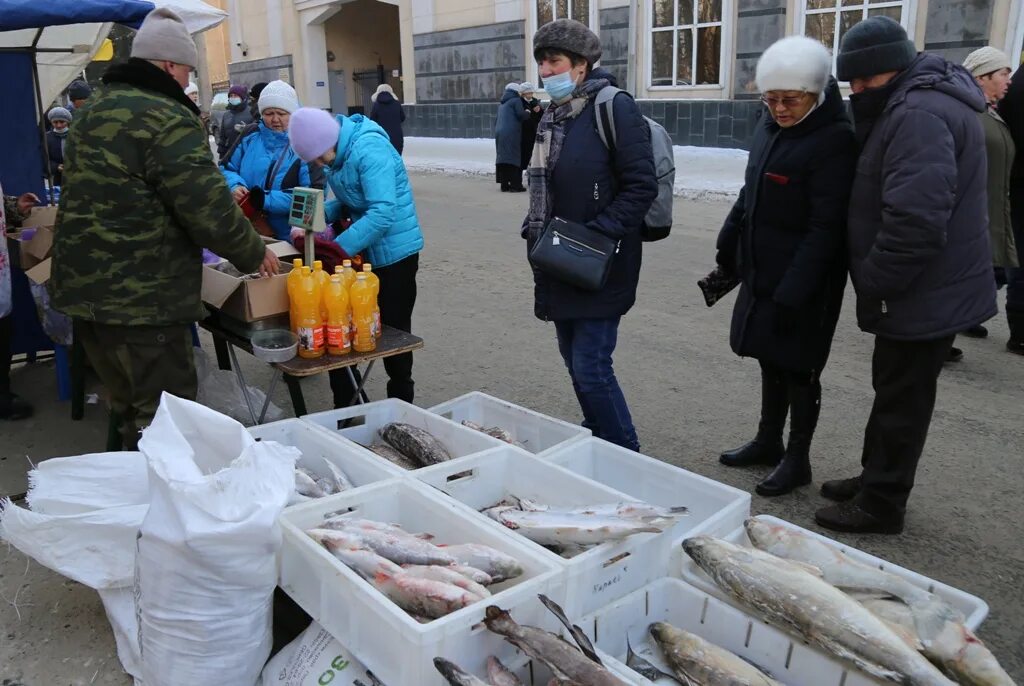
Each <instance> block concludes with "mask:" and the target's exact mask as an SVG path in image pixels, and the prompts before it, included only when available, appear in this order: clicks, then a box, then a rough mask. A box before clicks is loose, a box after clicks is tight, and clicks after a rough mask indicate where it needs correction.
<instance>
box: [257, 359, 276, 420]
mask: <svg viewBox="0 0 1024 686" xmlns="http://www.w3.org/2000/svg"><path fill="white" fill-rule="evenodd" d="M280 378H281V370H280V369H278V368H277V367H274V375H273V376H272V377H270V388H268V389H267V397H266V399H265V400H264V401H263V409H262V410H260V420H259V421H258V422H257V424H262V423H263V420H264V419H266V418H267V408H268V407H270V396H271V395H273V394H274V389H275V388H277V380H278V379H280Z"/></svg>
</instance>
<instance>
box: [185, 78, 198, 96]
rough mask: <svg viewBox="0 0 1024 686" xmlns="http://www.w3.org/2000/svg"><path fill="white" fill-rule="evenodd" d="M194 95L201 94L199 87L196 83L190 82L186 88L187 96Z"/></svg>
mask: <svg viewBox="0 0 1024 686" xmlns="http://www.w3.org/2000/svg"><path fill="white" fill-rule="evenodd" d="M193 93H199V86H197V85H196V82H195V81H189V82H188V85H187V86H186V87H185V95H192V94H193Z"/></svg>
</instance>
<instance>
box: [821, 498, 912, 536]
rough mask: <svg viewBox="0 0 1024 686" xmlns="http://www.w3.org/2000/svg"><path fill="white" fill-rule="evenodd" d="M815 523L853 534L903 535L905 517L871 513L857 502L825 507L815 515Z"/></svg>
mask: <svg viewBox="0 0 1024 686" xmlns="http://www.w3.org/2000/svg"><path fill="white" fill-rule="evenodd" d="M814 521H815V522H816V523H817V524H818V526H823V527H825V528H826V529H831V530H832V531H842V532H844V533H851V534H891V535H892V534H900V533H903V515H889V516H883V515H880V514H876V513H873V512H869V511H867V510H866V509H864V507H863V506H862V505H861V504H860V503H858V502H857V501H856V500H852V501H850V502H847V503H836V504H835V505H829V506H828V507H824V508H822V509H820V510H818V511H817V512H815V513H814Z"/></svg>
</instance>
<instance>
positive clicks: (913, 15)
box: [793, 0, 918, 74]
mask: <svg viewBox="0 0 1024 686" xmlns="http://www.w3.org/2000/svg"><path fill="white" fill-rule="evenodd" d="M807 1H808V0H795V2H796V12H794V13H793V15H794V20H793V21H794V24H795V25H794V26H793V31H794V33H795V34H796V35H798V36H807V17H808V16H809V15H814V14H829V13H831V14H833V15H834V16H835V17H836V32H835V35H834V36H833V37H832V45H831V46H826V47H828V49H829V52H831V53H832V73H833V74H834V73H836V57H837V56H838V55H839V44H838V40H839V15H840V14H841V13H842V11H843V9H842V8H843V4H842V3H843V0H836V4H835V6H834V7H826V8H824V9H820V10H808V9H807ZM857 4H859V5H861V7H862V9H861V21H863V20H864V19H866V18H867V11H868V10H869V9H872V8H876V7H879V8H883V7H900V8H902V10H903V11H902V13H901V15H900V17H901V21H900V25H901V26H902V27H903V28H904V29H906V31H907V38H909V39H910V40H911V41H913V42H914V43H915V44H916V43H917V40H916V35H915V34H916V30H917V9H918V0H882V1H881V2H875V3H872V2H870V0H857Z"/></svg>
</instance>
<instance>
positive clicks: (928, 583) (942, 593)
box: [672, 515, 988, 631]
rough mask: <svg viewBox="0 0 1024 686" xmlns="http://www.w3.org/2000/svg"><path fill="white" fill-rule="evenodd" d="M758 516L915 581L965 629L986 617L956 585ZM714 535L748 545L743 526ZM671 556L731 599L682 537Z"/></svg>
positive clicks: (691, 578)
mask: <svg viewBox="0 0 1024 686" xmlns="http://www.w3.org/2000/svg"><path fill="white" fill-rule="evenodd" d="M759 519H763V520H764V521H766V522H770V523H772V524H779V525H782V526H786V527H789V528H790V529H795V530H796V531H800V532H801V533H804V534H807V535H808V536H811V537H813V538H816V539H818V540H819V541H822V542H823V543H826V544H828V545H830V546H832V547H833V548H836V549H837V550H839V551H840V552H841V553H844V554H846V555H849V556H850V557H851V558H853V559H854V560H858V561H860V562H864V563H866V564H869V565H871V566H873V567H878V568H879V569H882V570H885V571H887V572H890V573H892V574H895V575H897V576H901V577H903V578H904V579H906V580H907V581H909V582H910V583H912V584H914V585H915V586H918V587H920V588H923V589H925V590H926V591H928V592H930V593H934V594H935V595H937V596H939V597H940V598H942V599H943V600H945V601H946V602H947V603H949V604H950V605H952V606H953V607H955V608H956V609H958V610H960V612H962V613H963V615H964V617H965V618H966V621H965V622H964V625H965V626H967V628H969V629H970V630H971V631H977V630H978V627H979V626H981V623H982V622H983V621H985V618H986V617H987V616H988V603H986V602H985V601H984V600H982V599H981V598H979V597H977V596H974V595H971V594H970V593H967V592H965V591H961V590H960V589H957V588H953V587H952V586H949V585H947V584H944V583H942V582H940V581H936V580H934V579H929V578H928V577H926V576H924V575H922V574H918V573H917V572H914V571H911V570H909V569H906V568H904V567H900V566H899V565H895V564H893V563H891V562H887V561H885V560H883V559H882V558H880V557H875V556H874V555H869V554H868V553H865V552H864V551H862V550H857V549H856V548H852V547H850V546H847V545H843V544H842V543H840V542H839V541H835V540H833V539H831V538H828V537H826V536H822V535H821V534H818V533H815V532H813V531H808V530H807V529H803V528H801V527H799V526H797V525H795V524H791V523H790V522H787V521H784V520H782V519H778V518H777V517H769V516H767V515H761V516H760V517H759ZM702 533H707V532H702ZM716 535H719V537H720V538H723V539H725V540H726V541H729V542H731V543H736V544H739V545H745V546H749V545H751V543H750V539H749V538H748V537H747V532H746V529H744V528H743V527H742V526H740V527H738V528H736V529H733V530H732V531H731V532H729V533H727V534H716ZM672 557H673V562H672V567H673V569H675V570H680V572H681V574H682V578H683V579H684V580H686V581H687V582H689V583H690V584H692V585H694V586H697V587H698V588H700V589H702V590H704V591H707V592H709V593H711V594H713V595H715V596H718V597H720V598H725V599H726V600H730V599H729V597H728V596H726V595H725V594H724V593H723V592H722V591H721V590H720V589H719V588H718V586H717V585H716V584H715V583H714V582H713V581H712V580H711V578H710V577H709V576H708V575H707V574H705V573H704V570H702V569H701V568H700V567H698V566H697V564H696V563H695V562H694V561H693V560H692V559H690V557H689V555H687V554H686V553H685V552H684V551H683V549H682V541H681V540H680V541H677V542H676V544H675V545H674V546H673V553H672ZM678 573H679V572H676V571H673V575H676V574H678ZM730 602H731V600H730Z"/></svg>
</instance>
